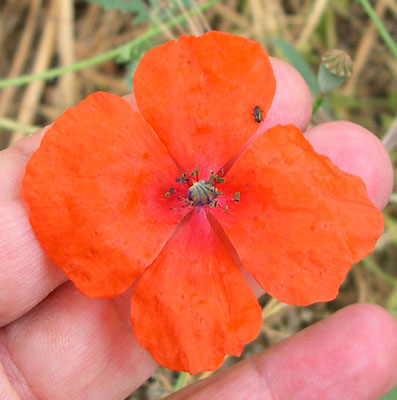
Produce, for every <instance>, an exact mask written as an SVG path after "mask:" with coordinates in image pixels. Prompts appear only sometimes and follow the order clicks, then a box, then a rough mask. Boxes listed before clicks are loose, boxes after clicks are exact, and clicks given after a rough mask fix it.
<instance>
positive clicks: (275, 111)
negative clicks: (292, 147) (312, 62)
mask: <svg viewBox="0 0 397 400" xmlns="http://www.w3.org/2000/svg"><path fill="white" fill-rule="evenodd" d="M270 62H271V64H272V67H273V72H274V75H275V77H276V82H277V87H276V94H275V96H274V99H273V103H272V105H271V107H270V110H269V112H268V113H267V115H266V119H265V121H264V122H263V124H262V126H261V129H260V132H263V131H265V130H266V129H269V128H272V127H273V126H275V125H277V124H280V125H288V124H293V125H295V126H297V127H298V128H299V129H300V130H301V131H304V130H305V129H306V128H307V126H308V125H309V122H310V119H311V116H312V97H311V94H310V90H309V87H308V86H307V85H306V82H305V81H304V80H303V78H302V76H301V75H300V74H299V72H298V71H297V70H296V69H295V68H294V67H293V66H292V65H290V64H287V63H286V62H284V61H281V60H279V59H278V58H275V57H270Z"/></svg>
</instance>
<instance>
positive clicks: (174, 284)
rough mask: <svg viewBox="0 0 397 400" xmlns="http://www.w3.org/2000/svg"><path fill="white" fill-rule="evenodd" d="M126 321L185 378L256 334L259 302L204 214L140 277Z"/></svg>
mask: <svg viewBox="0 0 397 400" xmlns="http://www.w3.org/2000/svg"><path fill="white" fill-rule="evenodd" d="M131 321H132V325H133V329H134V333H135V335H136V338H137V339H138V342H139V343H140V344H141V345H142V346H143V347H144V348H146V349H147V350H148V351H149V352H150V353H151V355H152V356H153V358H154V359H155V360H156V361H157V362H158V363H159V364H160V365H162V366H165V367H167V368H170V369H174V370H179V371H188V372H189V373H190V374H195V373H198V372H201V371H204V370H214V369H216V368H217V367H219V365H220V364H221V363H222V361H223V359H224V356H225V354H233V355H239V354H240V353H241V350H242V346H243V344H245V343H247V342H249V341H251V340H253V339H254V338H255V337H256V336H257V335H258V333H259V329H260V325H261V311H260V307H259V305H258V302H257V300H256V298H255V296H254V294H253V292H252V290H251V288H250V287H249V286H248V284H247V282H246V281H245V280H244V278H243V276H242V274H241V272H240V271H239V269H238V267H237V266H236V264H235V263H234V261H233V260H232V258H231V256H230V255H229V254H228V252H227V251H226V250H225V248H224V247H223V245H222V244H221V242H220V240H219V239H218V238H217V236H216V235H215V233H214V231H213V230H212V228H211V226H210V225H209V223H208V221H207V219H206V215H205V212H204V210H203V209H200V208H196V209H194V210H193V211H192V215H191V216H190V219H189V220H188V221H187V222H186V224H185V225H184V226H182V227H181V228H180V230H179V231H177V233H176V234H175V235H174V236H173V237H172V238H171V240H170V241H169V242H168V243H167V245H166V247H165V248H164V249H163V250H162V252H161V253H160V255H159V256H158V257H157V259H156V260H155V261H154V263H153V264H152V265H151V266H150V267H149V268H148V269H147V270H146V271H145V272H144V273H143V275H142V276H141V277H140V278H139V280H138V282H137V284H136V286H135V288H134V292H133V295H132V300H131Z"/></svg>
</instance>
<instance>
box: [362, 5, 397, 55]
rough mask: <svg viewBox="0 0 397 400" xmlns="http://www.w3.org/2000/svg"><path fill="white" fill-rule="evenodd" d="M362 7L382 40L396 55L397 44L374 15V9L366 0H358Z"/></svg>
mask: <svg viewBox="0 0 397 400" xmlns="http://www.w3.org/2000/svg"><path fill="white" fill-rule="evenodd" d="M359 2H360V3H361V5H362V7H363V8H364V10H365V12H366V13H367V14H368V16H369V17H370V18H371V20H372V22H373V23H374V24H375V26H376V28H377V29H378V32H379V34H380V36H381V37H382V39H383V40H384V42H385V43H386V45H387V47H388V48H389V49H390V51H391V52H392V53H393V55H394V57H397V44H396V43H395V42H394V40H393V38H392V37H391V36H390V34H389V32H388V31H387V30H386V28H385V27H384V25H383V24H382V21H381V20H380V19H379V17H378V16H377V15H376V13H375V10H374V9H373V8H372V6H371V4H370V2H369V1H368V0H359Z"/></svg>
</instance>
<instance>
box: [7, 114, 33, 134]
mask: <svg viewBox="0 0 397 400" xmlns="http://www.w3.org/2000/svg"><path fill="white" fill-rule="evenodd" d="M0 128H2V129H6V130H9V131H19V132H22V133H26V134H29V133H33V132H34V131H37V129H39V128H40V127H39V126H34V125H27V124H24V123H22V122H18V121H14V120H12V119H9V118H4V117H0Z"/></svg>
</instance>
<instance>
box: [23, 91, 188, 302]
mask: <svg viewBox="0 0 397 400" xmlns="http://www.w3.org/2000/svg"><path fill="white" fill-rule="evenodd" d="M178 175H179V172H178V170H177V168H176V166H175V163H174V162H173V160H172V159H171V157H170V155H169V154H168V152H167V150H166V149H165V147H164V145H163V144H162V143H161V142H160V140H159V139H158V137H157V135H156V134H155V133H154V132H153V130H152V129H151V128H150V126H149V125H148V124H147V123H146V122H145V121H144V119H143V118H142V117H141V116H140V115H139V113H137V112H136V111H135V110H133V109H132V107H131V106H130V105H129V104H128V103H127V102H126V101H125V100H123V99H121V98H120V97H118V96H115V95H111V94H108V93H101V92H98V93H94V94H92V95H90V96H88V97H87V98H86V99H85V100H83V101H82V102H81V103H79V104H78V105H77V106H76V107H72V108H69V109H68V110H67V111H66V112H65V113H64V114H63V115H62V116H60V117H59V118H58V119H57V120H56V121H55V123H54V124H53V126H52V127H51V128H50V129H49V130H48V131H47V133H46V134H45V136H44V138H43V140H42V143H41V145H40V148H39V149H38V150H37V151H36V152H35V153H34V154H33V156H32V158H31V160H30V161H29V163H28V165H27V168H26V175H25V177H24V180H23V197H24V198H25V200H26V201H27V203H28V204H29V207H30V221H31V224H32V226H33V229H34V231H35V233H36V235H37V237H38V239H39V241H40V243H41V245H42V246H43V248H44V249H45V250H46V251H47V253H48V254H49V256H50V257H51V259H52V260H53V261H54V262H55V264H56V265H58V266H59V267H61V268H62V269H63V270H64V272H65V273H66V275H67V276H68V277H69V278H70V279H71V280H72V281H73V282H74V283H75V285H76V286H77V287H78V288H79V289H80V291H81V292H83V293H84V294H85V295H87V296H92V297H110V296H115V295H117V294H118V293H120V292H122V291H123V290H125V289H126V288H127V287H128V286H130V285H131V283H132V282H133V281H134V280H135V279H136V278H137V277H138V276H139V275H140V274H141V273H142V271H143V269H144V268H145V266H147V265H148V264H150V263H151V262H152V261H153V260H154V258H155V257H156V256H157V254H158V253H159V251H160V250H161V248H162V247H163V245H164V243H165V242H166V241H167V240H168V238H169V237H170V236H171V234H172V233H173V231H174V229H175V227H176V226H177V224H178V223H179V221H180V220H181V218H182V217H183V215H182V212H181V210H180V209H179V210H175V211H174V212H170V211H169V207H170V204H169V199H166V198H165V197H164V193H165V192H167V191H168V189H169V185H170V183H171V182H175V177H176V176H178ZM182 211H183V210H182ZM185 212H186V211H185Z"/></svg>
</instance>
